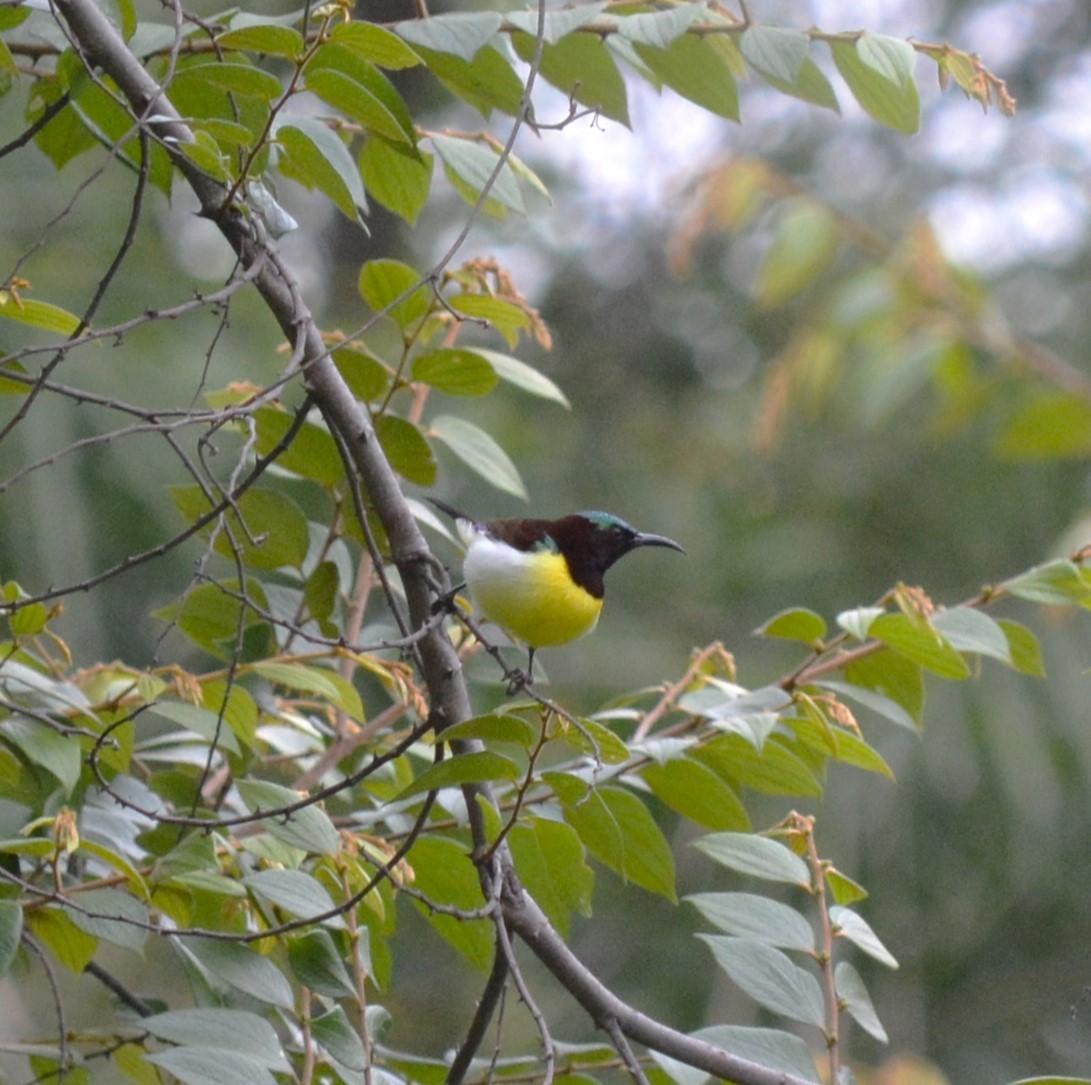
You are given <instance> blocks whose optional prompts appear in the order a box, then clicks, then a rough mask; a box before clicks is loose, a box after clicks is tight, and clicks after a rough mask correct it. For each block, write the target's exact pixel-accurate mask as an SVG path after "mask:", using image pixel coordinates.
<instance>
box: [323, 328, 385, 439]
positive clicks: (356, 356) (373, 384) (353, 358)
mask: <svg viewBox="0 0 1091 1085" xmlns="http://www.w3.org/2000/svg"><path fill="white" fill-rule="evenodd" d="M333 364H334V365H336V366H337V371H338V372H339V373H340V374H341V376H342V377H344V379H345V383H346V384H347V385H348V386H349V390H350V391H351V392H352V394H353V395H354V396H356V398H357V399H361V400H363V401H364V402H365V403H371V402H372V401H373V400H376V399H379V398H380V397H382V396H384V395H386V393H387V391H388V390H389V388H390V380H391V374H390V370H389V369H387V367H386V366H385V365H384V364H383V363H382V362H381V361H380V360H379V359H378V358H376V357H375V356H374V355H372V354H368V353H367V352H366V351H364V350H357V349H356V348H355V347H351V346H344V347H338V348H337V349H336V350H334V351H333ZM334 452H335V453H336V448H335V449H334Z"/></svg>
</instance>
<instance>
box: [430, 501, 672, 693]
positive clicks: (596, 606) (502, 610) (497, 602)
mask: <svg viewBox="0 0 1091 1085" xmlns="http://www.w3.org/2000/svg"><path fill="white" fill-rule="evenodd" d="M428 500H429V501H430V502H431V503H432V504H433V505H435V507H436V508H437V509H439V510H440V511H441V512H443V513H445V514H446V515H448V516H450V517H451V518H452V519H453V520H454V522H455V527H456V529H457V531H458V535H459V538H460V539H461V540H462V543H463V544H464V545H465V547H466V554H465V557H464V559H463V563H462V572H463V575H464V576H465V579H466V587H467V588H469V590H470V594H471V595H472V596H473V599H474V601H475V603H476V604H477V606H478V608H479V609H480V611H481V612H482V613H483V614H484V615H485V617H486V618H489V619H491V620H492V621H493V622H495V623H496V624H497V625H498V626H500V628H501V629H503V630H504V632H506V633H507V634H508V635H509V636H511V637H512V638H513V639H515V640H517V641H520V642H522V643H523V644H524V645H525V646H526V647H527V650H528V660H527V672H526V675H525V677H526V679H527V681H528V682H530V681H533V675H534V653H535V651H536V650H537V649H539V648H548V647H553V646H554V645H559V644H567V643H569V642H570V641H574V640H578V639H579V638H580V637H583V636H586V635H587V634H588V633H590V632H591V631H592V630H593V629H594V628H595V625H596V624H597V622H598V620H599V615H600V614H601V613H602V601H603V593H604V585H603V576H604V574H605V573H606V570H607V569H609V568H610V566H611V565H613V564H614V562H616V561H617V560H618V559H619V558H622V557H624V556H625V555H626V554H628V553H629V552H630V551H632V550H636V549H637V548H638V547H642V546H662V547H666V548H668V549H670V550H677V551H678V552H679V553H682V554H684V553H685V550H684V549H683V548H682V547H681V546H680V545H679V544H678V543H676V542H675V541H674V540H673V539H668V538H667V537H666V536H665V535H652V534H648V533H645V532H640V531H637V530H636V528H634V527H632V526H631V525H630V524H627V523H626V522H625V521H624V520H622V519H621V518H620V517H617V516H613V515H611V514H610V513H608V512H578V513H573V514H571V515H569V516H562V517H561V518H560V519H557V520H538V519H522V520H519V519H517V520H487V521H482V520H475V519H473V518H472V517H470V516H467V515H466V514H465V513H462V512H459V510H458V509H455V508H453V507H452V506H451V505H448V504H447V503H446V502H445V501H441V500H439V499H438V498H434V497H430V498H428Z"/></svg>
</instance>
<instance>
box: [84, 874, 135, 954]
mask: <svg viewBox="0 0 1091 1085" xmlns="http://www.w3.org/2000/svg"><path fill="white" fill-rule="evenodd" d="M78 904H79V908H78V910H77V909H75V908H74V909H72V910H71V911H70V912H69V915H70V917H71V919H72V922H73V923H75V925H76V926H77V927H79V928H80V930H82V931H84V932H85V933H87V934H90V935H92V936H93V937H95V938H100V939H102V940H104V941H106V942H112V943H113V944H114V945H116V946H121V947H122V948H123V949H130V950H132V951H133V952H134V953H140V954H142V953H143V952H144V946H145V944H146V943H147V941H148V934H149V932H148V930H147V927H148V925H149V923H150V920H149V917H148V909H147V907H146V906H145V905H144V904H142V903H141V902H140V901H139V900H137V899H136V897H134V896H131V895H130V894H129V893H123V892H121V890H118V889H89V890H87V891H86V892H83V893H80V894H79V900H78Z"/></svg>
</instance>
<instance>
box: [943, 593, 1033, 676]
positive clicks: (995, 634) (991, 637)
mask: <svg viewBox="0 0 1091 1085" xmlns="http://www.w3.org/2000/svg"><path fill="white" fill-rule="evenodd" d="M929 623H930V624H931V625H932V627H933V628H934V629H938V630H939V631H940V633H942V634H943V636H944V638H945V639H946V640H947V642H948V644H950V645H951V647H953V648H957V649H958V650H959V651H960V652H975V653H977V654H978V655H984V656H991V657H992V658H993V659H999V660H1000V662H1001V663H1006V664H1008V666H1014V663H1013V661H1012V657H1011V649H1010V647H1009V646H1008V638H1007V637H1006V636H1005V634H1004V630H1003V628H1002V627H1001V626H1000V624H999V623H998V622H996V621H994V620H993V619H992V618H990V617H989V616H988V615H987V614H983V613H982V612H981V611H980V610H976V609H974V608H973V607H953V608H952V609H950V610H938V611H936V613H935V614H933V615H932V616H931V617H930V618H929Z"/></svg>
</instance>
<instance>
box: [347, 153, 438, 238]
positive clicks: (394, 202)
mask: <svg viewBox="0 0 1091 1085" xmlns="http://www.w3.org/2000/svg"><path fill="white" fill-rule="evenodd" d="M433 161H434V159H433V157H432V155H430V154H424V153H423V152H421V151H418V150H417V149H416V148H411V147H407V146H405V144H403V143H391V142H388V141H387V140H385V139H382V138H380V137H379V136H371V137H369V138H368V139H366V140H364V145H363V146H362V147H361V148H360V154H359V157H358V158H357V160H356V162H357V165H358V166H359V167H360V176H361V177H362V178H363V181H364V185H365V186H366V187H367V190H368V192H370V193H371V195H372V197H373V198H374V199H375V200H376V201H377V202H378V203H380V204H382V206H383V207H385V208H386V209H387V210H388V211H393V212H394V214H395V215H399V216H401V218H403V219H405V221H406V222H408V223H409V225H410V226H414V225H416V222H417V216H418V215H419V214H420V213H421V211H422V210H423V208H424V205H425V204H426V203H427V202H428V194H429V192H430V191H431V188H432V163H433Z"/></svg>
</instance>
